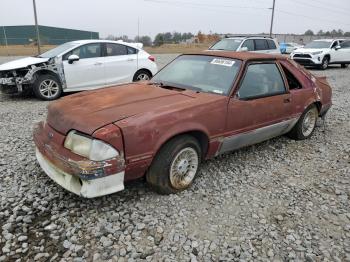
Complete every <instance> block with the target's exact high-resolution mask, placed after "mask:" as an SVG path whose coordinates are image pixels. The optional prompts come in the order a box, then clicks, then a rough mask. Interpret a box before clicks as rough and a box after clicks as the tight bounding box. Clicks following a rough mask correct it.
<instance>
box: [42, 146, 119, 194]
mask: <svg viewBox="0 0 350 262" xmlns="http://www.w3.org/2000/svg"><path fill="white" fill-rule="evenodd" d="M36 158H37V160H38V162H39V164H40V166H41V168H42V169H43V170H44V171H45V173H46V174H47V175H48V176H49V177H50V178H51V179H52V180H53V181H55V182H56V183H57V184H59V185H60V186H62V187H63V188H65V189H66V190H68V191H70V192H72V193H74V194H77V195H79V196H82V197H86V198H93V197H99V196H104V195H108V194H112V193H115V192H118V191H121V190H123V189H124V171H123V172H119V173H116V174H113V175H109V176H105V177H101V178H96V179H92V180H84V179H81V178H79V177H77V176H73V175H70V174H68V173H66V172H64V171H63V170H61V169H59V168H57V167H56V166H54V165H53V164H52V163H50V161H48V160H47V159H46V158H45V157H44V156H43V155H42V154H41V153H40V151H39V150H38V148H36Z"/></svg>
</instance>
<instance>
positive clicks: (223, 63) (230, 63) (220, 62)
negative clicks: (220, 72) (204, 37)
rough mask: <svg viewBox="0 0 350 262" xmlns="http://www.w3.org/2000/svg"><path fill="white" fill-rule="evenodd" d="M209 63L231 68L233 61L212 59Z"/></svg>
mask: <svg viewBox="0 0 350 262" xmlns="http://www.w3.org/2000/svg"><path fill="white" fill-rule="evenodd" d="M210 63H211V64H213V65H222V66H233V65H234V63H235V61H232V60H228V59H219V58H214V59H213V60H212V61H211V62H210Z"/></svg>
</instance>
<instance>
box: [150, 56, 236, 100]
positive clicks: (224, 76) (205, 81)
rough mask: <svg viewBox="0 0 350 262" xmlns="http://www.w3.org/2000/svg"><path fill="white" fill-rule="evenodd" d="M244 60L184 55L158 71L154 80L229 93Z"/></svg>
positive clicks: (164, 84) (195, 88)
mask: <svg viewBox="0 0 350 262" xmlns="http://www.w3.org/2000/svg"><path fill="white" fill-rule="evenodd" d="M240 65H241V61H239V60H236V59H231V58H226V57H216V56H206V55H182V56H179V57H178V58H176V59H175V60H174V61H173V62H171V63H170V64H169V65H167V66H166V67H165V68H164V69H162V70H161V71H160V72H159V73H158V74H156V75H155V76H154V77H153V78H152V81H151V83H154V84H159V85H161V86H170V87H176V88H181V89H190V90H194V91H199V92H208V93H215V94H220V95H227V94H228V93H229V92H230V89H231V87H232V84H233V81H234V80H235V78H236V75H237V72H238V70H239V68H240Z"/></svg>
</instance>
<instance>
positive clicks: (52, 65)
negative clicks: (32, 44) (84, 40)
mask: <svg viewBox="0 0 350 262" xmlns="http://www.w3.org/2000/svg"><path fill="white" fill-rule="evenodd" d="M2 67H4V65H2ZM45 71H46V72H47V71H49V72H51V73H52V74H55V75H57V76H58V77H59V79H60V81H61V84H62V88H63V89H64V88H65V87H66V81H65V77H64V71H63V64H62V59H61V58H57V57H55V58H50V59H47V61H42V62H40V63H35V64H30V65H26V66H23V67H18V68H9V69H6V68H5V69H3V70H0V92H2V93H4V94H20V93H23V92H25V91H27V90H31V89H32V86H33V84H34V83H35V81H36V77H37V75H38V74H40V72H45Z"/></svg>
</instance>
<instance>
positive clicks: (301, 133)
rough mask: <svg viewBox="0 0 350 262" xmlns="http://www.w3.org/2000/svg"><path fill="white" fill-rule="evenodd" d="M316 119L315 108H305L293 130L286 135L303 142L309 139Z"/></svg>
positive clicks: (311, 106)
mask: <svg viewBox="0 0 350 262" xmlns="http://www.w3.org/2000/svg"><path fill="white" fill-rule="evenodd" d="M317 118H318V110H317V107H316V105H315V104H312V105H310V106H309V107H308V108H306V110H305V111H304V113H303V114H302V115H301V116H300V118H299V120H298V122H297V123H296V124H295V126H294V127H293V129H292V130H291V131H290V132H289V133H288V136H289V137H290V138H293V139H295V140H304V139H307V138H309V137H311V136H312V134H313V132H314V131H315V127H316V121H317Z"/></svg>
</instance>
